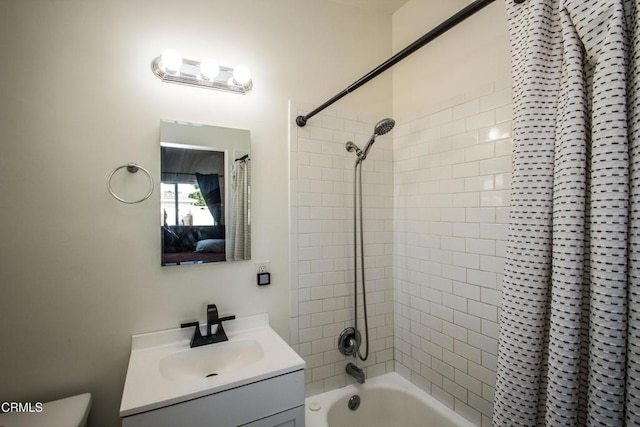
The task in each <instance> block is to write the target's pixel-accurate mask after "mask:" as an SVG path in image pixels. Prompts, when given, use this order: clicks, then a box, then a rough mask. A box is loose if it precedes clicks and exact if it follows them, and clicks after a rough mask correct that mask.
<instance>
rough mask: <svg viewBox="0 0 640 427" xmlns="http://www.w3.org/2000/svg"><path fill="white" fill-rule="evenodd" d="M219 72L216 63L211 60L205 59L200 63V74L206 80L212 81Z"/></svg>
mask: <svg viewBox="0 0 640 427" xmlns="http://www.w3.org/2000/svg"><path fill="white" fill-rule="evenodd" d="M219 72H220V67H219V66H218V63H217V62H216V61H215V60H213V59H211V58H205V59H203V60H202V61H201V62H200V74H202V77H204V78H205V79H207V80H213V79H214V78H215V77H216V76H217V75H218V73H219Z"/></svg>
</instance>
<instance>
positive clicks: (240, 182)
mask: <svg viewBox="0 0 640 427" xmlns="http://www.w3.org/2000/svg"><path fill="white" fill-rule="evenodd" d="M250 193H251V160H249V159H246V160H236V161H235V162H233V167H232V170H231V205H230V206H229V218H228V219H227V223H228V224H227V244H226V247H227V254H226V255H227V261H241V260H245V259H251V221H250V217H249V215H250V207H249V203H250V202H249V200H250Z"/></svg>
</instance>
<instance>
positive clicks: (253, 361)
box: [120, 314, 304, 417]
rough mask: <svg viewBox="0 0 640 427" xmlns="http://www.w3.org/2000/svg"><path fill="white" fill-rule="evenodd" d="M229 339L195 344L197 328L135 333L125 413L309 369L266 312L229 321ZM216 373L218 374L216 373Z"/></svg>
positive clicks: (122, 406)
mask: <svg viewBox="0 0 640 427" xmlns="http://www.w3.org/2000/svg"><path fill="white" fill-rule="evenodd" d="M224 329H225V331H226V333H227V336H228V337H229V341H225V342H221V343H215V344H208V345H205V346H202V347H196V348H190V347H189V341H190V340H191V336H192V335H193V329H191V328H185V329H180V328H176V329H171V330H167V331H159V332H153V333H149V334H140V335H134V336H133V337H132V339H131V356H130V358H129V367H128V369H127V377H126V379H125V383H124V390H123V393H122V402H121V404H120V416H121V417H128V416H131V415H135V414H139V413H142V412H146V411H151V410H154V409H158V408H162V407H165V406H169V405H174V404H178V403H182V402H186V401H189V400H193V399H197V398H200V397H204V396H209V395H212V394H215V393H219V392H223V391H226V390H230V389H233V388H236V387H241V386H244V385H248V384H252V383H255V382H259V381H262V380H264V379H267V378H272V377H275V376H279V375H284V374H288V373H291V372H295V371H299V370H302V369H304V360H302V359H301V358H300V356H298V354H296V352H295V351H293V349H292V348H291V347H289V345H288V344H287V343H286V342H285V341H284V340H283V339H282V338H280V336H279V335H278V334H277V333H276V332H275V331H274V330H273V329H271V327H270V326H269V318H268V316H267V315H266V314H265V315H258V316H251V317H244V318H236V319H235V320H231V321H228V322H225V323H224ZM210 374H216V375H210Z"/></svg>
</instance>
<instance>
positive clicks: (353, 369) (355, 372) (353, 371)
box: [345, 362, 364, 384]
mask: <svg viewBox="0 0 640 427" xmlns="http://www.w3.org/2000/svg"><path fill="white" fill-rule="evenodd" d="M345 370H346V371H347V374H349V375H351V376H352V377H353V378H355V379H356V381H357V382H358V384H364V371H363V370H362V369H360V368H358V367H357V366H356V365H354V364H353V363H351V362H349V363H347V367H346V369H345Z"/></svg>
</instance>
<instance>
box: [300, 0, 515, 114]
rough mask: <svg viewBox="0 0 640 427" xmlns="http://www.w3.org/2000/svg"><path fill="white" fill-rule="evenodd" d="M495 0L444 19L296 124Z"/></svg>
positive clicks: (481, 0)
mask: <svg viewBox="0 0 640 427" xmlns="http://www.w3.org/2000/svg"><path fill="white" fill-rule="evenodd" d="M494 1H495V0H476V1H474V2H473V3H471V4H470V5H469V6H467V7H465V8H464V9H462V10H460V11H459V12H458V13H456V14H455V15H453V16H452V17H450V18H449V19H447V20H446V21H444V22H443V23H441V24H440V25H438V26H437V27H435V28H434V29H433V30H431V31H429V32H428V33H426V34H425V35H423V36H422V37H420V38H419V39H417V40H416V41H414V42H413V43H411V44H410V45H409V46H407V47H405V48H404V49H402V50H401V51H400V52H398V53H396V54H395V55H393V56H392V57H391V58H389V59H387V60H386V61H385V62H383V63H382V64H380V65H378V66H377V67H376V68H374V69H373V70H371V71H369V72H368V73H367V74H365V75H364V76H363V77H361V78H360V79H358V80H356V81H355V82H354V83H352V84H351V85H349V86H348V87H347V88H346V89H344V90H343V91H342V92H340V93H339V94H337V95H336V96H334V97H333V98H331V99H329V100H328V101H327V102H325V103H324V104H322V105H321V106H319V107H318V108H316V109H315V110H313V111H312V112H310V113H309V114H307V115H306V116H298V117H297V118H296V124H297V125H298V126H300V127H303V126H304V125H306V124H307V120H309V119H310V118H311V117H313V116H315V115H316V114H318V113H319V112H320V111H322V110H324V109H325V108H327V107H329V106H330V105H331V104H333V103H334V102H336V101H338V100H339V99H341V98H342V97H344V96H345V95H347V94H349V93H351V92H353V91H354V90H356V89H358V88H359V87H360V86H362V85H364V84H365V83H367V82H368V81H369V80H371V79H373V78H374V77H376V76H378V75H379V74H381V73H383V72H384V71H386V70H388V69H389V68H391V67H393V66H394V65H395V64H397V63H398V62H400V61H402V60H403V59H404V58H406V57H407V56H409V55H411V54H412V53H413V52H415V51H416V50H418V49H420V48H421V47H423V46H424V45H426V44H427V43H429V42H430V41H432V40H434V39H435V38H437V37H438V36H440V35H442V34H444V33H446V32H447V31H448V30H450V29H451V28H453V27H455V26H456V25H458V24H459V23H460V22H462V21H464V20H465V19H467V18H468V17H470V16H471V15H473V14H475V13H476V12H478V11H480V10H481V9H483V8H484V7H485V6H488V5H489V4H490V3H493V2H494ZM516 2H518V1H517V0H516Z"/></svg>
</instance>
